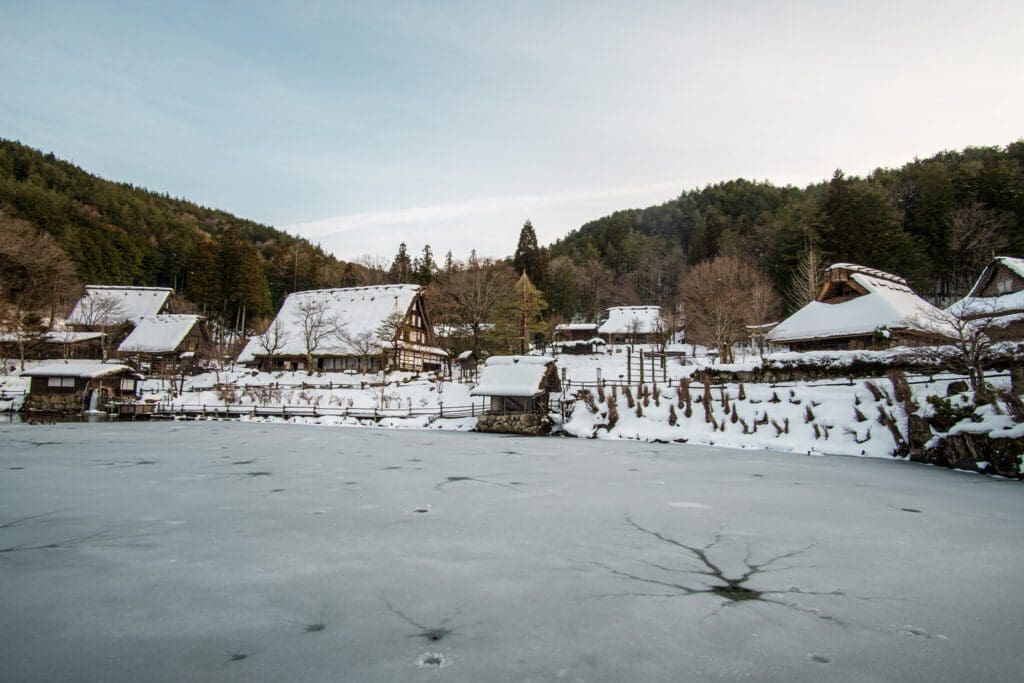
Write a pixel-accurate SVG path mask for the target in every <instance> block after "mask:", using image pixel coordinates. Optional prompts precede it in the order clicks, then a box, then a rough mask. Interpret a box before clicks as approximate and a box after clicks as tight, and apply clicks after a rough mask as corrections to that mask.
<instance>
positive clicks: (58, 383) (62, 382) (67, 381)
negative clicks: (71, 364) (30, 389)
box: [46, 377, 75, 389]
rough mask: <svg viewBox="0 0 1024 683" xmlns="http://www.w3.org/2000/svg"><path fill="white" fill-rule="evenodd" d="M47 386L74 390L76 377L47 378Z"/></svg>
mask: <svg viewBox="0 0 1024 683" xmlns="http://www.w3.org/2000/svg"><path fill="white" fill-rule="evenodd" d="M46 386H48V387H54V388H57V387H63V388H67V387H71V388H72V389H73V388H74V387H75V378H74V377H48V378H46Z"/></svg>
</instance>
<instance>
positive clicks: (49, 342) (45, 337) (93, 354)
mask: <svg viewBox="0 0 1024 683" xmlns="http://www.w3.org/2000/svg"><path fill="white" fill-rule="evenodd" d="M102 338H103V333H102V332H73V331H72V330H70V329H65V330H53V331H50V332H43V333H41V334H29V335H25V336H24V341H25V347H26V348H25V357H26V358H32V359H55V358H100V357H101V356H102V354H103V345H102ZM20 339H21V337H19V335H18V333H15V332H5V333H0V358H17V357H19V355H20V347H21V344H19V341H20Z"/></svg>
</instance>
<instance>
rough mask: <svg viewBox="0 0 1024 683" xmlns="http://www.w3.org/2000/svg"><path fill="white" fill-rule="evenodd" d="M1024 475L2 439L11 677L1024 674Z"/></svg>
mask: <svg viewBox="0 0 1024 683" xmlns="http://www.w3.org/2000/svg"><path fill="white" fill-rule="evenodd" d="M1022 517H1024V488H1022V487H1021V484H1020V483H1019V482H1013V481H1003V480H999V479H995V478H988V477H982V476H977V475H971V474H965V473H959V472H952V471H948V470H944V469H936V468H930V467H924V466H919V465H914V464H909V463H904V462H895V461H883V460H870V459H869V460H866V459H859V458H843V457H829V458H821V457H808V456H799V455H793V454H778V453H771V452H752V451H745V452H739V451H730V450H725V449H718V448H707V447H700V446H681V445H676V444H673V445H664V446H663V445H657V444H647V443H636V442H618V441H616V442H609V441H590V440H580V439H556V438H550V439H523V438H508V437H497V436H489V435H482V434H457V433H441V432H435V431H413V430H410V431H393V430H370V429H365V430H364V429H344V430H328V429H311V428H308V427H302V426H295V425H271V424H240V423H224V422H209V423H203V422H200V423H150V424H142V423H136V424H125V423H99V424H74V423H72V424H59V425H54V426H29V425H23V424H10V423H0V604H2V605H3V609H2V610H0V642H3V643H4V646H3V647H2V648H0V671H2V672H3V678H4V680H6V681H23V680H108V681H117V680H122V681H140V680H146V681H154V680H159V681H181V680H238V681H254V680H267V681H282V680H288V681H325V680H352V681H374V680H380V681H398V680H402V681H408V680H459V681H484V680H535V681H540V680H585V681H622V680H637V681H640V680H643V681H653V680H666V681H667V680H672V681H679V680H736V679H739V678H744V677H749V678H751V679H753V680H779V681H783V680H794V679H797V680H823V679H839V680H862V681H873V680H879V681H880V680H886V681H888V680H921V681H925V680H927V681H936V680H1009V679H1015V678H1017V676H1019V673H1020V662H1021V646H1020V632H1021V625H1022V617H1021V600H1020V598H1019V597H1018V596H1019V592H1020V588H1019V586H1020V567H1021V566H1022V564H1024V528H1022V525H1021V524H1020V520H1021V519H1022Z"/></svg>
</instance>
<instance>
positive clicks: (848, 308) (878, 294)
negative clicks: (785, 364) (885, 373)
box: [767, 263, 956, 342]
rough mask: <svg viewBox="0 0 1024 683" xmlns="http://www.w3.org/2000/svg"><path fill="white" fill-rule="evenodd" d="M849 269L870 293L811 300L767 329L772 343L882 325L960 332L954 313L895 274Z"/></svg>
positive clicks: (842, 334)
mask: <svg viewBox="0 0 1024 683" xmlns="http://www.w3.org/2000/svg"><path fill="white" fill-rule="evenodd" d="M837 268H844V269H848V270H850V271H851V274H850V277H851V279H852V280H853V281H854V282H856V283H857V284H858V285H860V286H861V287H863V288H864V289H865V290H867V294H864V295H861V296H858V297H854V298H853V299H847V300H846V301H842V302H840V303H835V304H829V303H824V302H821V301H812V302H811V303H809V304H807V305H806V306H804V307H803V308H801V309H800V310H799V311H797V312H796V313H794V314H793V315H791V316H789V317H788V318H786V319H785V320H783V321H782V322H781V323H779V324H778V325H777V326H776V327H775V329H773V330H772V331H771V332H769V333H768V335H767V339H768V340H769V341H773V342H791V341H798V340H803V339H823V338H828V337H845V336H848V335H855V334H872V333H874V331H875V330H877V329H878V328H880V327H886V328H888V329H891V330H892V329H912V330H917V331H921V332H927V333H930V334H940V335H945V336H955V335H956V331H955V328H954V325H953V321H952V316H950V315H949V314H948V313H946V312H945V311H942V310H940V309H938V308H936V307H935V306H932V305H931V304H929V303H928V302H927V301H925V300H924V299H922V298H921V297H919V296H918V295H917V294H915V293H914V291H913V290H911V289H910V287H909V286H907V284H906V281H905V280H904V279H903V278H901V277H898V276H896V275H891V274H889V273H884V272H882V271H878V270H874V269H871V268H864V267H862V266H855V265H852V264H848V263H837V264H835V265H833V266H831V267H830V268H829V270H833V269H837Z"/></svg>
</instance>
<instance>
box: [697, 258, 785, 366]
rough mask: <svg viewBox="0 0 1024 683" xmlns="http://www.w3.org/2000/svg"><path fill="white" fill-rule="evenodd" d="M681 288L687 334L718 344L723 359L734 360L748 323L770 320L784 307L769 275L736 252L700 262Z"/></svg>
mask: <svg viewBox="0 0 1024 683" xmlns="http://www.w3.org/2000/svg"><path fill="white" fill-rule="evenodd" d="M680 289H681V291H682V292H683V310H684V311H685V313H686V335H687V338H688V339H689V340H690V341H694V342H697V343H700V344H705V345H707V346H712V347H715V348H717V349H718V352H719V358H720V359H721V360H722V362H723V363H731V362H733V360H734V358H733V352H732V347H733V344H735V343H736V342H738V341H741V340H743V339H746V338H747V336H748V331H747V327H748V326H750V325H760V324H764V323H766V322H769V321H770V319H771V318H773V317H774V316H776V315H778V310H779V308H780V307H781V301H780V300H779V296H778V294H776V292H775V289H774V288H773V287H772V284H771V280H770V279H769V278H768V276H767V275H766V274H765V273H764V272H763V271H762V270H760V269H759V268H757V267H756V266H754V265H752V264H750V263H746V262H744V261H741V260H740V259H739V258H737V257H735V256H719V257H717V258H714V259H711V260H709V261H703V262H701V263H698V264H697V265H696V266H694V267H693V268H691V269H690V271H689V273H687V275H686V276H685V278H684V279H683V283H682V285H681V288H680Z"/></svg>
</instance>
